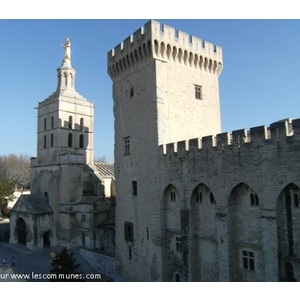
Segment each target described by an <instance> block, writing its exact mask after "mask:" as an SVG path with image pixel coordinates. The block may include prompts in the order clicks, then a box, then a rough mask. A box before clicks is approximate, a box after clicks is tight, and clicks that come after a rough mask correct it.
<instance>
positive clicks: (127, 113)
mask: <svg viewBox="0 0 300 300" xmlns="http://www.w3.org/2000/svg"><path fill="white" fill-rule="evenodd" d="M222 66H223V59H222V49H221V48H220V47H218V46H214V45H213V44H211V43H207V42H204V41H202V40H200V39H199V38H195V37H190V36H189V35H188V34H186V33H183V32H180V31H178V32H176V31H175V29H173V28H170V27H168V26H165V25H164V26H161V24H159V23H158V22H156V21H149V22H148V23H147V24H145V26H144V27H143V28H141V29H139V30H138V31H136V32H135V33H134V34H133V35H132V36H130V37H129V38H127V39H126V40H125V41H124V42H122V43H121V44H119V45H118V46H117V47H116V48H115V49H113V50H112V51H110V52H109V53H108V73H109V75H110V77H111V79H112V81H113V98H114V116H115V176H116V192H117V206H116V267H117V269H116V272H117V273H118V274H119V275H120V276H122V278H123V280H128V281H295V280H300V264H299V261H300V260H299V259H300V256H299V253H300V252H299V251H300V241H299V222H300V221H299V220H300V218H299V215H300V203H299V196H300V188H299V186H300V174H299V171H298V170H299V161H300V151H299V150H300V120H291V119H286V120H282V121H278V122H275V123H273V124H271V125H270V126H268V127H267V126H259V127H253V128H250V129H249V130H245V129H242V130H235V131H233V132H232V133H221V132H222V131H221V116H220V103H219V87H218V77H219V76H220V73H221V70H222Z"/></svg>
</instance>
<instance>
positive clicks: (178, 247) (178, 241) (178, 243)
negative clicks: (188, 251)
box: [176, 236, 182, 253]
mask: <svg viewBox="0 0 300 300" xmlns="http://www.w3.org/2000/svg"><path fill="white" fill-rule="evenodd" d="M176 252H180V253H181V252H182V243H181V237H178V236H177V237H176Z"/></svg>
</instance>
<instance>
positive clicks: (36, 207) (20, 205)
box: [11, 194, 53, 215]
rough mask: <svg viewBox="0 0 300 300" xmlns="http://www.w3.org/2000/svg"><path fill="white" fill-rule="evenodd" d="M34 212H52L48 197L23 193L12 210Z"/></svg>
mask: <svg viewBox="0 0 300 300" xmlns="http://www.w3.org/2000/svg"><path fill="white" fill-rule="evenodd" d="M25 211H26V213H30V214H32V215H34V214H45V213H52V212H53V211H52V208H51V206H50V205H49V203H48V197H46V196H40V195H32V194H29V195H21V197H20V198H19V199H18V201H17V203H16V204H15V205H14V207H13V208H12V210H11V212H14V213H19V212H25Z"/></svg>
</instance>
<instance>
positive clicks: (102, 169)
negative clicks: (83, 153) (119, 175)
mask: <svg viewBox="0 0 300 300" xmlns="http://www.w3.org/2000/svg"><path fill="white" fill-rule="evenodd" d="M94 165H95V167H96V168H97V171H98V172H99V174H100V175H101V176H104V177H113V178H114V177H115V170H114V164H111V163H104V162H103V163H102V162H95V163H94Z"/></svg>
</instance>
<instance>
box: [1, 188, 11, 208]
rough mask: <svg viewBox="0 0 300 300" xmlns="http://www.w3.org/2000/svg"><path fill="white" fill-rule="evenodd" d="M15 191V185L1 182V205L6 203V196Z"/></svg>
mask: <svg viewBox="0 0 300 300" xmlns="http://www.w3.org/2000/svg"><path fill="white" fill-rule="evenodd" d="M12 193H13V186H12V185H11V184H10V183H8V182H0V206H2V205H3V204H5V203H6V201H5V197H9V196H10V195H11V194H12Z"/></svg>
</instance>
